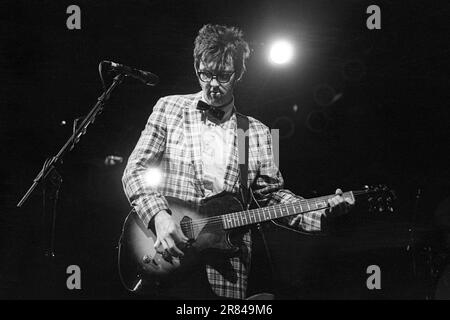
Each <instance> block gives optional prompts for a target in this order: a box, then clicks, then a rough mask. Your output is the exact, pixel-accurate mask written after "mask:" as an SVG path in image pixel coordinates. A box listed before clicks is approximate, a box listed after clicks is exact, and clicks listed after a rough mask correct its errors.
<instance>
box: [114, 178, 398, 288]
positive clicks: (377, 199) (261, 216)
mask: <svg viewBox="0 0 450 320" xmlns="http://www.w3.org/2000/svg"><path fill="white" fill-rule="evenodd" d="M334 196H335V195H334V194H333V195H328V196H322V197H318V198H312V199H302V200H299V201H295V202H292V203H284V204H278V205H274V206H269V207H263V208H255V209H250V210H244V207H243V205H242V203H241V201H240V200H239V198H238V197H237V196H236V195H233V194H230V193H220V194H218V195H215V196H213V197H211V198H208V199H205V201H204V202H202V205H200V206H193V205H191V204H188V203H186V202H183V201H181V200H179V199H176V198H171V197H166V199H167V201H168V202H169V207H170V210H171V211H172V217H173V218H174V219H175V221H176V222H177V223H179V224H180V227H181V230H182V232H183V233H184V234H185V235H186V237H187V238H188V239H190V240H189V241H188V243H187V244H186V245H185V246H182V247H181V248H180V249H181V250H182V251H183V252H184V256H183V257H182V258H178V257H174V256H172V255H170V254H169V253H168V252H166V251H157V249H158V248H156V249H155V248H154V247H153V245H154V243H155V242H156V234H155V231H154V230H152V229H151V228H150V229H149V228H147V226H145V225H144V223H143V222H142V220H141V219H140V218H139V216H138V215H137V213H136V212H135V211H134V210H133V211H131V212H130V213H129V214H128V216H127V217H126V219H125V222H124V224H123V228H122V234H121V237H120V240H119V246H118V248H119V250H118V267H119V274H120V278H121V281H122V284H123V285H124V287H125V288H126V289H128V290H130V291H141V290H142V288H146V290H147V289H151V288H152V287H153V288H155V287H157V286H158V285H160V284H161V283H163V282H164V281H165V280H167V279H169V278H172V277H174V276H176V275H177V274H178V275H183V274H187V273H185V272H186V271H188V270H190V268H196V267H198V266H199V265H201V264H204V263H205V262H208V260H209V261H217V259H220V258H224V257H225V258H227V257H232V256H234V255H236V254H238V252H239V250H240V248H241V245H242V242H241V240H242V236H243V234H244V233H245V232H246V231H247V230H248V228H245V227H248V226H250V225H254V224H258V223H262V222H266V221H271V220H274V219H278V218H282V217H287V216H291V215H296V214H300V213H306V212H310V211H317V210H322V209H326V208H329V204H328V199H330V198H332V197H334ZM342 196H343V198H344V199H348V200H351V201H355V200H356V199H355V198H359V197H361V196H366V197H367V200H368V202H369V204H371V206H370V208H371V210H376V211H381V212H385V211H393V209H392V206H391V203H392V201H393V200H394V197H395V195H394V193H393V192H392V191H391V190H389V189H388V188H387V187H384V186H379V187H375V188H368V187H366V188H365V189H364V190H359V191H349V192H345V193H343V195H342ZM177 246H178V245H177ZM179 247H180V246H179Z"/></svg>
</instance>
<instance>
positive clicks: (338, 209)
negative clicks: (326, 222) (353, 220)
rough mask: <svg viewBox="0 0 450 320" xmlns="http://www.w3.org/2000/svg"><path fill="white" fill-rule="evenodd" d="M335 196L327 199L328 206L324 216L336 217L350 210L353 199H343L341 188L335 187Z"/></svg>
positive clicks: (353, 202)
mask: <svg viewBox="0 0 450 320" xmlns="http://www.w3.org/2000/svg"><path fill="white" fill-rule="evenodd" d="M335 194H336V195H335V196H334V197H333V198H331V199H328V203H329V205H330V208H328V209H326V210H325V217H328V216H334V217H338V216H341V215H344V214H346V213H347V212H349V211H350V209H351V207H352V206H353V205H354V204H355V201H354V200H353V199H344V198H343V197H342V194H343V192H342V190H341V189H336V192H335Z"/></svg>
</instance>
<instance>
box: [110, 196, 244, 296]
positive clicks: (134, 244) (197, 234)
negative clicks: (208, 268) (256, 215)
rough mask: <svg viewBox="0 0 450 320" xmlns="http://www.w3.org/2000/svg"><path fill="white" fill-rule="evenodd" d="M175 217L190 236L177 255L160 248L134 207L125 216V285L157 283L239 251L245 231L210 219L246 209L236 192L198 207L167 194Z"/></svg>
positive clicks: (122, 262) (122, 273)
mask: <svg viewBox="0 0 450 320" xmlns="http://www.w3.org/2000/svg"><path fill="white" fill-rule="evenodd" d="M166 199H167V201H168V202H169V207H170V210H171V211H172V217H173V218H174V219H175V221H176V222H177V223H179V224H180V225H181V228H182V231H183V233H184V234H185V235H186V236H187V237H188V238H189V239H190V242H189V244H188V245H186V246H185V247H182V248H180V249H181V250H183V252H184V254H185V255H184V257H182V258H181V259H180V258H177V257H173V256H171V255H169V254H167V253H166V252H164V251H161V250H162V247H161V248H156V249H158V250H156V249H155V248H154V247H153V246H154V244H155V242H156V234H155V232H154V230H151V229H149V228H147V226H145V225H144V223H143V222H142V220H141V219H140V218H139V216H138V214H137V213H136V212H135V211H134V210H133V211H131V212H130V213H129V214H128V216H127V217H126V219H125V222H124V224H123V228H122V235H121V237H120V241H119V252H118V255H119V256H118V263H119V273H120V277H121V280H122V283H123V285H124V286H125V287H126V288H127V289H128V290H131V291H137V290H141V289H142V288H149V287H150V288H152V287H153V288H154V287H158V286H159V285H160V284H161V283H164V281H167V280H169V278H170V279H171V280H174V279H176V278H177V277H178V276H179V277H183V275H185V274H187V273H186V271H189V270H191V268H198V267H199V266H200V265H202V264H204V263H205V262H208V260H211V261H214V262H217V259H220V258H224V257H231V256H233V255H236V254H237V253H238V252H239V249H240V240H241V239H242V234H243V233H242V231H240V230H234V231H232V232H229V231H227V230H225V229H224V228H223V226H222V225H221V220H220V218H217V219H207V220H206V221H207V222H206V221H205V218H210V217H214V216H219V215H223V214H226V213H230V212H238V211H241V210H243V207H242V204H241V202H240V201H239V200H238V199H237V198H236V197H235V196H233V195H231V194H228V193H221V194H218V195H216V196H214V197H211V198H209V199H208V200H207V201H205V202H204V204H202V205H201V206H199V207H195V206H192V205H189V204H187V203H186V202H183V201H181V200H179V199H176V198H170V197H166Z"/></svg>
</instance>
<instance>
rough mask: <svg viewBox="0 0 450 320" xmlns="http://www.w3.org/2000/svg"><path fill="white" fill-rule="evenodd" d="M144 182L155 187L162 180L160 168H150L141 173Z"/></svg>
mask: <svg viewBox="0 0 450 320" xmlns="http://www.w3.org/2000/svg"><path fill="white" fill-rule="evenodd" d="M143 178H144V183H145V185H146V186H147V187H150V188H154V187H157V186H158V185H159V184H160V183H161V180H162V173H161V170H159V169H157V168H150V169H147V171H146V172H145V173H144V174H143Z"/></svg>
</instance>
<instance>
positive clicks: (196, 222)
mask: <svg viewBox="0 0 450 320" xmlns="http://www.w3.org/2000/svg"><path fill="white" fill-rule="evenodd" d="M370 193H371V192H368V191H364V190H362V191H353V195H355V196H359V195H368V194H370ZM334 196H335V195H328V196H322V197H317V198H313V199H301V200H298V201H294V202H289V203H281V204H276V205H273V206H269V207H263V208H256V209H250V210H242V211H239V212H231V213H227V214H223V215H221V216H214V217H207V218H200V219H196V220H193V221H184V222H182V223H180V225H183V226H186V227H189V226H192V227H193V228H194V227H197V226H203V225H205V224H208V225H211V224H221V225H223V221H224V218H223V216H230V218H231V219H233V220H234V221H235V220H236V218H233V217H232V215H233V214H238V213H242V212H246V213H250V212H251V211H254V214H258V215H260V214H261V213H263V214H264V210H267V211H269V212H268V214H269V215H270V214H271V212H270V210H271V209H270V208H272V207H273V208H274V209H272V210H276V208H279V209H281V207H283V206H284V207H285V208H286V209H287V210H289V209H295V207H298V206H300V209H301V206H302V204H305V203H306V204H308V203H310V202H316V205H317V202H318V201H321V202H323V201H324V200H328V199H330V198H332V197H334ZM319 199H322V200H319ZM308 206H309V204H308ZM275 207H276V208H275ZM327 208H330V206H329V204H327V206H325V207H321V208H316V209H310V210H305V211H302V212H301V213H307V212H312V211H317V210H323V209H327ZM295 214H297V213H292V214H288V215H283V216H282V217H285V216H290V215H295ZM239 218H240V219H241V220H242V217H239V216H238V217H237V219H239ZM276 218H281V217H275V218H271V219H276ZM306 218H308V217H306ZM271 219H264V220H262V221H265V220H271ZM242 221H243V220H242ZM262 221H260V222H262ZM255 223H258V222H253V223H246V224H244V225H250V224H255Z"/></svg>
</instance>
